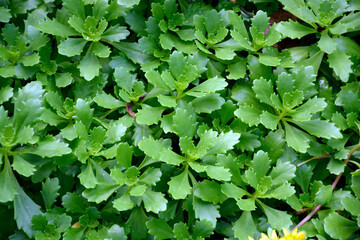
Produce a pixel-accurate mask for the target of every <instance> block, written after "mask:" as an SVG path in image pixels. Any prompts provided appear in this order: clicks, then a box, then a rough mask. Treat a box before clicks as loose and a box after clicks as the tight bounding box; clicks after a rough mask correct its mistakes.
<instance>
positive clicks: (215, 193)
mask: <svg viewBox="0 0 360 240" xmlns="http://www.w3.org/2000/svg"><path fill="white" fill-rule="evenodd" d="M194 195H195V196H196V197H198V198H200V199H202V200H204V201H208V202H212V203H214V204H218V203H222V202H224V201H225V200H226V199H227V197H226V196H225V195H224V194H223V193H222V192H221V186H220V185H219V184H218V183H217V182H214V181H209V180H204V181H202V182H201V183H199V184H198V185H197V187H196V189H195V191H194Z"/></svg>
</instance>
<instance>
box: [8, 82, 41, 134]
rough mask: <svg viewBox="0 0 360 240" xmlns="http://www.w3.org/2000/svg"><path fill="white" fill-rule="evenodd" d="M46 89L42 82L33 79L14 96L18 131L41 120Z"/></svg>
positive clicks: (15, 123)
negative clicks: (43, 87)
mask: <svg viewBox="0 0 360 240" xmlns="http://www.w3.org/2000/svg"><path fill="white" fill-rule="evenodd" d="M43 93H44V90H43V89H42V86H41V83H40V82H38V81H33V82H30V83H28V84H27V85H26V86H25V87H23V88H22V89H20V90H19V92H18V94H17V95H16V97H14V100H13V101H14V104H15V108H14V109H15V110H14V126H15V130H16V132H19V130H20V129H21V128H22V127H24V126H28V125H32V124H34V123H36V122H38V121H39V120H40V116H41V114H42V111H43V109H44V108H43V98H42V95H43Z"/></svg>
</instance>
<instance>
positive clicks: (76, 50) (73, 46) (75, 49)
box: [58, 38, 87, 57]
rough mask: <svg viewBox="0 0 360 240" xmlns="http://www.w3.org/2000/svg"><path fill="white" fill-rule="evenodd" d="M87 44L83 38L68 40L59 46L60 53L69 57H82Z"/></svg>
mask: <svg viewBox="0 0 360 240" xmlns="http://www.w3.org/2000/svg"><path fill="white" fill-rule="evenodd" d="M86 43H87V42H86V41H85V40H84V39H82V38H67V39H65V40H64V41H62V42H61V43H60V44H59V45H58V49H59V53H60V54H62V55H65V56H67V57H73V56H76V55H80V54H81V52H82V51H83V48H84V46H85V44H86Z"/></svg>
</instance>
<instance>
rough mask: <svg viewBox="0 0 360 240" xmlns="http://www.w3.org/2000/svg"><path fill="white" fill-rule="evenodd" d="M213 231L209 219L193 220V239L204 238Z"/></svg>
mask: <svg viewBox="0 0 360 240" xmlns="http://www.w3.org/2000/svg"><path fill="white" fill-rule="evenodd" d="M213 231H214V226H213V224H212V223H211V221H209V220H205V219H202V220H200V221H196V222H195V225H194V231H193V234H192V236H193V238H194V239H204V238H208V237H210V236H211V235H212V234H213Z"/></svg>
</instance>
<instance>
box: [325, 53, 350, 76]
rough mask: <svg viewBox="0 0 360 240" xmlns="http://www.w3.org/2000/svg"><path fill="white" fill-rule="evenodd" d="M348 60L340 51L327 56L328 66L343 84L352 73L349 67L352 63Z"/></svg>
mask: <svg viewBox="0 0 360 240" xmlns="http://www.w3.org/2000/svg"><path fill="white" fill-rule="evenodd" d="M349 58H350V56H348V55H346V54H345V53H343V52H342V51H340V50H335V51H334V52H332V53H331V54H329V55H328V62H329V66H330V67H331V68H332V69H334V72H335V73H336V75H338V76H339V78H340V79H341V81H343V82H347V81H348V79H349V76H350V73H351V72H352V70H351V66H352V65H353V62H352V61H351V60H350V59H349Z"/></svg>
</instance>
